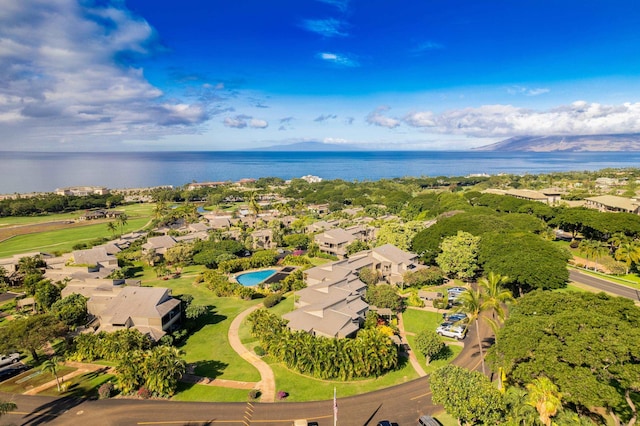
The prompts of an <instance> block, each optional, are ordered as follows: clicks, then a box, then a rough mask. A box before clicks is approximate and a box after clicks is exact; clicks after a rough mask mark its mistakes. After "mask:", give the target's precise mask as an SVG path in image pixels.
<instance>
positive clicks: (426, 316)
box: [402, 308, 442, 333]
mask: <svg viewBox="0 0 640 426" xmlns="http://www.w3.org/2000/svg"><path fill="white" fill-rule="evenodd" d="M402 319H403V321H404V329H405V330H406V331H407V332H409V333H419V332H420V331H422V330H424V329H425V328H426V329H429V330H435V329H436V328H437V327H438V326H439V325H440V324H441V323H442V313H437V312H430V311H423V310H420V309H412V308H407V309H406V310H405V311H404V312H403V313H402Z"/></svg>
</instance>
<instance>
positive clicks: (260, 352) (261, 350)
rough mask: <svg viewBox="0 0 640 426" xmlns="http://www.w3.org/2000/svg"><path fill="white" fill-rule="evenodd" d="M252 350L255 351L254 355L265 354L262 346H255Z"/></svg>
mask: <svg viewBox="0 0 640 426" xmlns="http://www.w3.org/2000/svg"><path fill="white" fill-rule="evenodd" d="M253 351H254V352H255V353H256V355H258V356H264V355H265V353H266V352H265V351H264V349H263V348H262V346H256V347H255V348H253Z"/></svg>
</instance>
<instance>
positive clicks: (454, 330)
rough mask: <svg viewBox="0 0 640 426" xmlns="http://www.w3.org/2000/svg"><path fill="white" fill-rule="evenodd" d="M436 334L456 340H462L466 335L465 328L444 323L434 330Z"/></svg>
mask: <svg viewBox="0 0 640 426" xmlns="http://www.w3.org/2000/svg"><path fill="white" fill-rule="evenodd" d="M436 333H438V334H439V335H441V336H445V337H451V338H453V339H456V340H462V339H464V338H465V336H466V335H467V327H464V326H459V325H453V324H452V323H450V322H445V323H442V324H440V326H439V327H438V328H436Z"/></svg>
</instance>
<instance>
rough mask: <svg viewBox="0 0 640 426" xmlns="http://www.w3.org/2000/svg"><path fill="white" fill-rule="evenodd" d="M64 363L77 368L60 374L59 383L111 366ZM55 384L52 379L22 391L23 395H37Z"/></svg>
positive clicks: (107, 368)
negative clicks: (62, 374)
mask: <svg viewBox="0 0 640 426" xmlns="http://www.w3.org/2000/svg"><path fill="white" fill-rule="evenodd" d="M64 365H66V366H67V367H73V368H77V370H76V371H72V372H71V373H69V374H65V375H64V376H61V377H60V383H61V384H62V383H63V382H65V381H67V380H69V379H71V378H73V377H76V376H80V375H82V374H87V373H95V372H98V371H102V372H109V370H110V369H111V367H105V366H104V365H97V364H86V363H81V362H70V361H67V362H65V363H64ZM56 385H57V381H56V380H55V379H53V380H51V381H49V382H47V383H43V384H41V385H40V386H36V387H34V388H31V389H29V390H28V391H26V392H24V393H23V395H37V394H39V393H40V392H42V391H44V390H47V389H49V388H52V387H54V386H56Z"/></svg>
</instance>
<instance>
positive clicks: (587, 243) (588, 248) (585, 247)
mask: <svg viewBox="0 0 640 426" xmlns="http://www.w3.org/2000/svg"><path fill="white" fill-rule="evenodd" d="M578 250H579V251H580V254H583V255H584V257H585V258H586V259H587V261H588V260H589V259H590V258H591V256H593V241H591V240H582V241H580V244H579V245H578Z"/></svg>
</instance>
